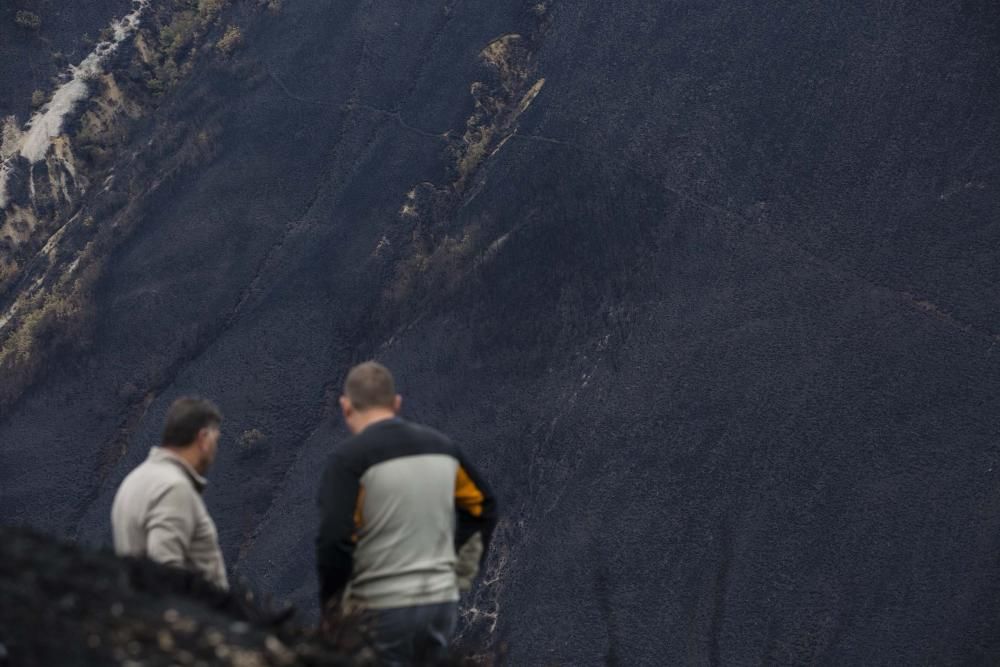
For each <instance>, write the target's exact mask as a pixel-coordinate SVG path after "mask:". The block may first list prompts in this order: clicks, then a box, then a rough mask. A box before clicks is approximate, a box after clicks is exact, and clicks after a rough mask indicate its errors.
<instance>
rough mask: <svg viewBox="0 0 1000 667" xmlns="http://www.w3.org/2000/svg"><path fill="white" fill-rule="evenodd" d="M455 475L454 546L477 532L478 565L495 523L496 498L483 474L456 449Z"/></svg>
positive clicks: (464, 541) (456, 546) (460, 545)
mask: <svg viewBox="0 0 1000 667" xmlns="http://www.w3.org/2000/svg"><path fill="white" fill-rule="evenodd" d="M458 463H459V469H458V479H457V480H456V483H455V512H456V513H457V515H458V516H457V523H456V527H455V548H456V550H457V549H460V548H461V547H462V545H463V544H465V543H466V542H467V541H468V540H469V538H470V537H472V536H473V535H475V534H476V533H479V534H480V536H481V537H482V540H483V555H482V557H481V559H480V565H481V564H482V563H483V562H484V561H485V560H486V554H487V552H488V551H489V548H490V539H491V538H492V536H493V529H494V528H496V524H497V501H496V496H495V495H494V494H493V490H492V489H491V488H490V486H489V484H487V482H486V480H485V478H483V476H482V475H481V474H480V473H479V471H478V470H476V468H475V467H474V466H473V465H472V463H471V462H470V461H469V459H468V458H467V457H466V456H465V455H464V454H463V453H462V452H460V451H459V452H458Z"/></svg>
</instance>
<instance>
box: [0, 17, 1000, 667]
mask: <svg viewBox="0 0 1000 667" xmlns="http://www.w3.org/2000/svg"><path fill="white" fill-rule="evenodd" d="M85 5H86V6H85ZM29 10H30V11H31V12H33V13H35V14H36V15H37V16H39V17H40V19H41V25H40V27H38V29H37V30H35V28H32V27H30V26H27V25H22V24H26V23H30V21H28V20H27V19H24V18H22V20H21V21H20V24H19V23H18V21H17V18H16V17H17V13H16V12H17V11H29ZM129 12H131V14H129ZM126 15H128V16H126ZM54 16H60V17H62V16H66V17H69V16H72V17H73V22H71V23H69V24H67V23H66V21H65V20H64V19H58V20H57V19H55V18H54ZM123 16H126V19H125V20H122V17H123ZM73 25H79V27H80V31H81V33H82V32H84V31H94V32H92V33H91V36H92V39H91V41H90V42H85V41H82V37H75V36H73V35H72V34H71V33H72V31H71V28H72V26H73ZM94 26H105V28H104V29H101V28H99V27H98V28H96V30H95V28H94ZM47 30H48V31H51V32H46V31H47ZM44 40H49V41H50V42H52V44H53V46H49V45H48V44H45V45H44V46H43V43H44ZM75 40H81V41H75ZM57 43H58V44H64V45H65V46H59V48H60V49H62V50H63V51H65V52H66V53H72V54H74V55H73V56H72V57H73V60H71V61H70V62H72V63H73V64H74V65H75V66H76V70H75V71H73V72H67V73H66V74H64V76H63V78H62V79H61V80H60V81H58V82H55V83H52V84H50V85H48V86H44V85H43V83H44V82H45V81H48V80H49V77H50V76H51V75H52V74H53V73H56V72H59V71H60V67H61V65H60V64H59V63H58V62H55V61H51V60H50V59H47V58H46V56H45V51H46V50H51V49H54V48H55V46H56V45H57ZM0 45H2V46H0V55H2V56H3V58H2V60H3V64H2V67H0V98H3V99H2V101H0V112H2V113H4V114H13V118H7V119H6V120H5V121H4V128H3V129H4V136H3V146H2V155H0V158H2V160H3V167H2V172H3V173H2V174H0V178H2V180H3V182H2V184H0V205H2V206H3V209H2V212H0V216H2V217H0V520H2V521H3V522H5V523H27V524H30V525H32V526H35V527H38V528H41V529H44V530H48V531H51V532H54V533H56V534H59V535H64V536H70V537H74V538H77V539H79V540H81V541H85V542H93V543H106V542H107V540H108V522H107V516H108V511H109V507H110V503H111V498H112V494H113V492H114V489H115V487H116V485H117V483H118V482H119V481H120V480H121V478H122V477H123V476H124V475H125V474H126V473H127V472H128V470H129V469H131V468H132V467H133V466H134V465H136V464H137V463H138V462H139V461H140V460H142V458H143V457H144V456H145V454H146V451H147V450H148V447H149V446H150V445H151V444H153V443H155V442H156V439H157V436H158V431H159V427H160V423H161V417H162V414H163V412H164V409H165V407H166V405H168V403H169V402H170V401H171V400H172V399H173V398H175V397H176V396H178V395H179V394H183V393H189V392H196V393H200V394H203V395H206V396H209V397H212V398H213V399H215V400H216V401H218V403H219V404H220V405H221V407H222V409H223V410H224V412H225V413H226V416H227V420H226V424H225V441H224V443H223V448H222V453H221V456H220V460H219V461H218V463H217V466H216V469H215V470H214V471H213V473H212V486H211V488H210V489H209V491H208V492H207V496H206V498H207V502H208V504H209V506H210V509H211V510H212V511H213V513H214V514H215V515H216V517H217V520H218V523H219V526H220V532H221V538H222V541H223V544H224V549H225V551H226V556H227V558H228V560H229V563H230V564H231V565H232V566H233V567H234V569H235V570H236V571H237V572H238V573H239V574H240V575H242V576H246V577H247V578H249V579H252V580H253V581H254V582H256V584H257V585H258V586H260V587H261V588H264V589H266V590H269V591H271V592H273V593H275V594H276V595H279V596H288V597H290V598H291V599H293V600H295V601H296V602H297V603H299V604H303V605H306V606H307V607H308V606H309V605H312V604H313V598H314V591H315V581H314V579H313V576H312V552H311V543H312V534H313V527H314V521H315V516H314V506H313V505H314V492H315V486H316V483H317V481H318V476H319V471H320V468H321V466H322V465H323V462H324V460H325V458H326V456H327V455H328V453H329V451H330V449H331V447H332V444H333V443H334V442H335V441H336V439H337V438H339V437H341V436H342V435H343V430H342V426H341V425H340V423H339V420H338V419H337V418H336V415H335V414H334V412H333V403H332V399H333V398H334V397H335V396H336V394H337V391H338V387H339V386H340V383H341V381H342V378H343V374H344V371H345V370H346V368H347V367H348V366H349V365H350V364H351V363H352V362H355V361H358V360H361V359H364V358H368V357H372V356H375V357H378V358H379V359H381V360H383V361H385V362H386V363H387V364H389V365H390V366H391V367H392V368H393V369H394V370H395V371H396V373H397V374H398V376H399V379H400V384H401V389H402V392H403V393H404V395H405V398H406V402H405V411H406V413H407V415H409V416H410V417H413V418H415V419H418V420H421V421H424V422H427V423H430V424H433V425H435V426H437V427H439V428H441V429H443V430H445V431H447V432H449V433H451V434H453V435H454V436H455V437H456V439H457V440H459V441H460V442H461V443H463V445H464V446H465V447H466V448H467V449H468V451H469V452H470V454H471V455H472V456H473V457H474V458H475V459H476V460H477V461H479V462H480V464H481V466H482V467H483V468H484V470H485V471H486V472H487V474H488V475H489V477H490V478H491V479H492V480H493V481H494V482H495V485H496V487H497V489H498V491H499V493H500V495H501V498H502V500H503V506H504V510H505V518H504V521H503V524H502V526H501V529H500V536H499V538H498V540H497V542H496V546H495V549H494V551H493V553H492V555H491V560H490V567H489V571H488V572H487V576H486V577H485V579H484V582H483V584H482V585H481V586H480V588H479V590H478V591H477V592H476V593H475V594H474V596H473V598H472V599H470V600H468V601H467V605H466V612H465V615H466V619H467V620H468V621H469V623H468V625H467V629H466V632H467V633H468V635H467V638H475V639H478V640H480V641H484V642H487V643H489V642H494V641H507V642H509V645H510V659H511V663H512V664H516V665H522V664H552V663H557V664H568V665H576V664H601V663H604V662H611V663H615V664H758V663H768V664H775V663H790V664H802V663H815V662H820V661H826V662H830V663H833V664H843V663H865V664H871V663H876V664H880V663H895V664H950V663H956V662H964V663H990V662H995V661H996V659H997V656H998V655H1000V638H998V636H997V634H996V632H995V629H996V627H997V624H998V622H1000V595H998V593H1000V487H998V485H997V481H996V479H997V475H998V474H1000V472H998V470H997V467H998V465H1000V442H998V433H1000V391H998V387H1000V349H997V348H998V347H1000V346H998V345H997V343H998V341H1000V261H998V259H997V247H998V242H1000V190H998V188H1000V161H998V159H997V157H996V156H997V155H998V150H1000V115H998V114H997V112H996V110H997V108H998V107H1000V77H998V76H997V73H998V71H997V63H1000V6H998V5H996V3H994V2H987V1H986V0H963V1H961V2H953V3H941V2H931V1H930V0H921V1H919V2H909V3H893V2H875V3H836V2H834V3H830V2H819V1H818V0H807V1H805V2H780V3H760V2H748V1H745V0H741V1H737V2H717V3H708V2H682V1H670V2H662V3H652V2H634V1H631V0H622V1H620V2H596V1H591V2H576V3H572V2H561V1H560V0H552V1H551V2H540V3H539V2H526V3H522V2H506V3H497V2H459V1H458V0H445V2H443V3H436V4H427V3H412V2H401V1H388V2H378V3H375V2H350V1H333V0H309V1H306V0H158V1H157V0H153V1H151V2H145V1H137V2H131V3H115V2H110V1H108V2H99V3H77V4H76V5H75V6H74V8H73V9H63V8H62V7H61V6H59V7H57V6H56V4H55V3H52V2H49V3H46V2H43V1H41V0H39V1H38V2H34V3H29V2H27V0H25V1H24V2H22V1H21V0H13V4H12V5H11V7H8V6H7V5H5V6H4V7H3V8H2V10H0ZM73 49H76V50H75V51H74V50H73ZM88 49H91V51H88ZM8 53H11V54H15V55H16V56H17V61H15V60H13V59H11V58H8ZM88 53H90V55H88ZM35 89H40V90H42V91H43V92H42V95H43V97H44V99H42V98H38V99H36V100H35V102H42V103H43V106H41V108H40V110H39V111H38V115H37V116H36V119H35V120H34V121H33V122H31V123H28V113H29V109H30V107H31V104H32V100H31V96H32V93H33V91H34V90H35Z"/></svg>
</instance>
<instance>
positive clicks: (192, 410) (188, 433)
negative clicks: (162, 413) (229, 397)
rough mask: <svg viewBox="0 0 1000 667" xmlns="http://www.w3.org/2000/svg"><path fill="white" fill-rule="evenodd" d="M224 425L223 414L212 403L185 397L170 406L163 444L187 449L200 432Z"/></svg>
mask: <svg viewBox="0 0 1000 667" xmlns="http://www.w3.org/2000/svg"><path fill="white" fill-rule="evenodd" d="M221 423H222V413H221V412H219V408H217V407H215V404H214V403H212V402H211V401H206V400H205V399H203V398H193V397H191V396H183V397H181V398H178V399H177V400H176V401H174V402H173V403H171V404H170V408H169V409H168V410H167V419H166V421H165V423H164V424H163V444H164V445H168V446H170V447H186V446H187V445H190V444H191V443H192V442H194V440H195V438H197V437H198V431H200V430H201V429H203V428H206V427H208V426H218V425H219V424H221Z"/></svg>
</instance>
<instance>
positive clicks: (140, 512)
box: [111, 447, 229, 589]
mask: <svg viewBox="0 0 1000 667" xmlns="http://www.w3.org/2000/svg"><path fill="white" fill-rule="evenodd" d="M206 484H207V481H206V480H205V478H204V477H202V476H201V475H199V474H198V473H197V472H196V471H195V470H194V469H193V468H192V467H191V466H190V465H188V463H187V462H186V461H184V459H182V458H180V457H179V456H177V455H176V454H174V453H172V452H171V451H170V450H168V449H165V448H162V447H153V448H152V449H151V450H150V452H149V457H148V458H147V459H146V460H145V461H144V462H143V463H142V464H141V465H139V467H137V468H136V469H135V470H133V471H132V472H130V473H129V474H128V476H127V477H126V478H125V480H124V481H123V482H122V484H121V486H120V487H118V493H117V494H115V501H114V504H113V505H112V507H111V528H112V531H113V532H114V540H115V552H116V553H117V554H118V555H120V556H139V557H147V558H150V559H151V560H154V561H156V562H158V563H164V564H166V565H173V566H176V567H182V568H187V569H189V570H193V571H195V572H200V573H201V574H202V575H203V576H204V577H205V578H206V579H208V581H210V582H211V583H213V584H215V585H216V586H218V587H219V588H222V589H228V588H229V582H228V580H227V579H226V566H225V563H223V560H222V551H221V550H220V549H219V538H218V533H217V532H216V529H215V522H214V521H212V517H211V516H209V514H208V510H207V509H205V503H204V501H203V500H202V499H201V491H202V489H204V488H205V485H206Z"/></svg>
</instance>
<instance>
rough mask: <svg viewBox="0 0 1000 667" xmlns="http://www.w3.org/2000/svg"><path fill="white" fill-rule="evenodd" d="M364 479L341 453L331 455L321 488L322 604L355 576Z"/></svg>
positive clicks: (318, 558) (319, 550)
mask: <svg viewBox="0 0 1000 667" xmlns="http://www.w3.org/2000/svg"><path fill="white" fill-rule="evenodd" d="M359 485H360V482H359V480H358V477H357V475H356V474H355V473H354V472H353V471H352V470H351V467H350V466H348V465H347V463H346V462H345V461H344V460H343V459H342V458H340V457H339V456H337V455H334V456H332V457H331V458H330V462H329V463H328V464H327V467H326V470H325V471H324V472H323V478H322V481H321V482H320V489H319V513H320V525H319V534H318V535H317V536H316V569H317V573H318V575H319V601H320V606H321V608H322V607H325V605H326V604H327V603H328V602H329V601H330V600H331V599H334V598H336V597H338V596H340V595H341V594H342V593H343V591H344V588H345V587H346V586H347V583H348V582H349V581H350V579H351V570H352V569H353V561H354V529H355V526H354V509H355V507H356V505H357V502H358V491H359Z"/></svg>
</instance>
